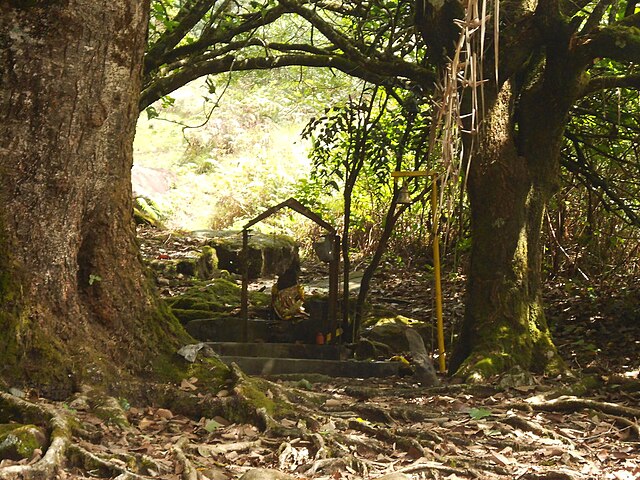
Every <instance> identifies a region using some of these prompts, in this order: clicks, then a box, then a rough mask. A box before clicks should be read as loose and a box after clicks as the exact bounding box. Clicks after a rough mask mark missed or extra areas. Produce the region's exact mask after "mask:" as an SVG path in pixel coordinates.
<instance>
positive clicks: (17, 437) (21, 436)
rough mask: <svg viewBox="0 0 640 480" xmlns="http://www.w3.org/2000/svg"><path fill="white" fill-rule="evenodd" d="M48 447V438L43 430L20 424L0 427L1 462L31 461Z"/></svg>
mask: <svg viewBox="0 0 640 480" xmlns="http://www.w3.org/2000/svg"><path fill="white" fill-rule="evenodd" d="M46 445H47V436H46V435H45V432H44V429H42V428H39V427H36V426H35V425H21V424H18V423H10V424H3V425H0V460H4V459H10V460H21V459H23V458H26V459H29V458H31V457H32V456H33V454H34V452H35V451H36V450H41V451H43V450H44V449H45V447H46Z"/></svg>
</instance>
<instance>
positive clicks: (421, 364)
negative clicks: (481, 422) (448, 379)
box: [404, 327, 440, 387]
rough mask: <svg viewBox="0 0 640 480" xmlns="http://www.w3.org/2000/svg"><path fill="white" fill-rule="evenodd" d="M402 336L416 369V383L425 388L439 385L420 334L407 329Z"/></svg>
mask: <svg viewBox="0 0 640 480" xmlns="http://www.w3.org/2000/svg"><path fill="white" fill-rule="evenodd" d="M404 335H405V337H406V338H407V341H408V342H409V349H410V351H411V355H413V364H414V365H415V368H416V373H415V377H416V379H417V380H418V382H420V383H421V384H422V385H423V386H426V387H434V386H437V385H440V380H439V379H438V375H437V374H436V369H435V368H434V367H433V363H432V362H431V358H429V354H428V353H427V349H426V348H425V347H424V341H423V340H422V337H421V336H420V334H419V333H418V332H416V331H415V330H414V329H412V328H410V327H407V328H406V329H405V331H404Z"/></svg>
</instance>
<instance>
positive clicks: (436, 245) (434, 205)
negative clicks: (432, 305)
mask: <svg viewBox="0 0 640 480" xmlns="http://www.w3.org/2000/svg"><path fill="white" fill-rule="evenodd" d="M431 178H432V187H431V211H432V214H433V270H434V277H435V290H436V291H435V297H436V299H435V300H436V318H437V322H438V351H439V353H440V355H439V360H440V373H445V372H446V370H447V369H446V359H445V351H444V323H443V321H442V284H441V277H440V239H439V235H438V186H437V182H436V180H437V178H438V177H437V175H435V174H432V176H431Z"/></svg>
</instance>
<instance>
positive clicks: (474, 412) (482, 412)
mask: <svg viewBox="0 0 640 480" xmlns="http://www.w3.org/2000/svg"><path fill="white" fill-rule="evenodd" d="M491 415H492V413H491V411H490V410H487V409H486V408H472V409H471V410H469V416H470V417H471V418H473V419H474V420H482V419H483V418H486V417H490V416H491Z"/></svg>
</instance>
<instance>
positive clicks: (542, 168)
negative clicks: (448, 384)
mask: <svg viewBox="0 0 640 480" xmlns="http://www.w3.org/2000/svg"><path fill="white" fill-rule="evenodd" d="M556 66H559V62H555V63H554V62H553V61H552V60H550V59H548V60H547V64H546V66H545V72H544V73H545V75H541V76H539V79H538V80H537V81H533V82H531V83H530V84H526V83H524V84H523V83H520V84H517V83H516V82H515V81H513V80H507V81H505V82H504V83H502V84H501V85H500V87H499V88H496V87H495V86H494V87H488V88H486V89H485V95H486V98H487V108H486V110H485V112H484V114H483V120H482V124H481V127H480V129H479V132H478V135H477V136H476V138H475V139H474V141H475V146H474V147H473V155H472V158H471V160H470V162H471V163H470V168H469V177H468V180H467V181H468V195H469V202H470V207H471V235H472V250H471V259H470V271H469V277H468V282H467V303H466V309H465V317H464V321H463V328H462V332H461V336H460V338H459V340H458V343H457V345H456V349H455V350H454V353H453V355H452V358H451V364H450V370H451V371H452V373H457V374H458V375H459V376H462V377H465V378H468V379H471V380H478V381H480V380H483V379H485V378H487V377H488V376H490V375H493V374H496V373H501V372H505V371H509V370H510V369H512V368H514V367H519V368H521V369H523V370H527V371H537V372H559V371H560V370H561V369H562V368H563V362H562V360H561V359H560V357H559V356H558V354H557V351H556V348H555V346H554V344H553V341H552V338H551V335H550V332H549V329H548V326H547V322H546V320H545V315H544V309H543V302H542V280H543V278H542V276H543V268H542V263H543V262H542V255H543V254H542V252H543V245H542V237H541V232H542V221H543V216H544V212H545V208H546V206H547V203H548V201H549V199H550V198H551V197H552V195H553V194H554V193H555V191H556V190H557V188H558V185H559V180H560V178H559V156H560V147H561V144H562V137H563V133H564V127H565V124H566V119H567V115H568V112H569V109H570V107H571V104H572V103H573V101H574V99H575V96H574V95H575V93H576V91H577V90H578V84H579V82H580V79H581V70H580V68H578V67H576V68H573V69H571V68H567V65H563V68H564V75H562V81H558V75H556V73H557V72H558V71H559V69H558V70H557V69H556V68H555V67H556ZM569 67H570V66H569ZM534 70H535V69H534ZM532 74H533V71H532ZM532 76H533V75H532Z"/></svg>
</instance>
